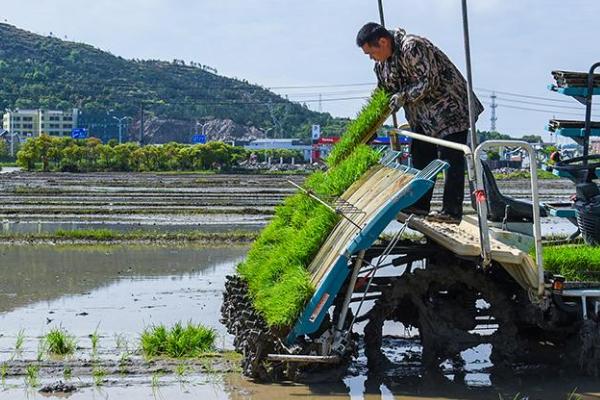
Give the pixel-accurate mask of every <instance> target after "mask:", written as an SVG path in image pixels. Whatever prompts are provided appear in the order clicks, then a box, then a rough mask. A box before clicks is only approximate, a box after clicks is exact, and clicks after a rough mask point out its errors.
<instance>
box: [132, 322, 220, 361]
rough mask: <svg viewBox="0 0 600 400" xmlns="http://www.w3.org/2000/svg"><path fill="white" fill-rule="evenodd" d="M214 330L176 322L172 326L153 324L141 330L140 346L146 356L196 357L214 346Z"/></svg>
mask: <svg viewBox="0 0 600 400" xmlns="http://www.w3.org/2000/svg"><path fill="white" fill-rule="evenodd" d="M215 339H216V332H215V330H214V329H212V328H207V327H205V326H203V325H200V324H198V325H196V324H193V323H191V322H188V324H187V325H186V326H183V324H181V322H177V323H176V324H175V325H174V326H173V327H172V328H170V329H169V328H167V327H165V326H164V325H162V324H161V325H155V326H152V327H151V328H147V329H145V330H144V332H142V336H141V339H140V341H141V347H142V351H143V352H144V355H145V356H146V357H157V356H167V357H173V358H184V357H197V356H199V355H201V354H203V353H206V352H209V351H211V350H212V349H213V348H214V343H215Z"/></svg>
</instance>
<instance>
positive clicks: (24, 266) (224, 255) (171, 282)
mask: <svg viewBox="0 0 600 400" xmlns="http://www.w3.org/2000/svg"><path fill="white" fill-rule="evenodd" d="M245 252H246V248H245V247H228V248H225V247H223V248H219V247H215V248H199V247H131V246H128V247H124V246H107V247H98V246H96V247H90V246H88V247H86V246H81V247H61V246H58V247H51V246H41V247H27V246H11V247H0V260H1V261H0V262H1V264H0V265H1V268H2V280H1V281H0V334H2V336H1V337H0V354H3V353H4V354H6V353H7V352H11V351H12V350H13V349H14V343H15V340H16V336H17V334H18V332H19V331H20V330H21V329H24V330H25V335H26V338H27V339H26V340H25V346H24V356H25V357H27V356H28V355H31V354H32V353H35V352H36V351H37V337H39V336H40V335H42V334H43V333H44V332H47V331H48V330H49V329H50V328H53V327H56V326H62V327H64V328H65V329H67V330H68V331H69V332H71V333H73V334H74V335H76V336H77V338H78V342H79V343H80V345H81V346H86V345H87V346H89V339H88V335H89V334H90V333H92V332H94V331H95V330H96V329H98V332H99V333H100V335H101V336H102V338H101V343H104V344H105V345H109V344H110V343H113V342H115V341H116V337H115V335H122V336H123V338H126V339H127V340H128V341H130V342H131V341H134V340H135V339H136V337H137V335H139V333H140V332H141V331H142V330H143V328H144V327H145V326H148V325H151V324H153V323H166V324H171V323H173V322H176V321H187V320H194V321H196V322H200V321H202V322H203V323H206V324H207V325H210V326H214V327H218V326H220V324H219V323H218V314H219V306H220V299H221V290H222V287H223V283H224V277H225V275H226V274H228V273H231V272H232V271H233V270H234V268H235V265H236V264H237V263H238V262H239V261H240V260H241V259H242V258H243V256H244V254H245ZM222 340H225V336H223V339H222ZM109 347H110V346H109ZM33 355H34V356H35V354H33ZM33 358H35V357H33Z"/></svg>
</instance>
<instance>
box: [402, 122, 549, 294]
mask: <svg viewBox="0 0 600 400" xmlns="http://www.w3.org/2000/svg"><path fill="white" fill-rule="evenodd" d="M395 131H396V132H397V134H399V135H403V136H407V137H410V138H411V139H415V140H422V141H424V142H428V143H432V144H435V145H438V146H444V147H448V148H450V149H454V150H457V151H462V152H463V153H464V155H465V161H466V164H467V177H468V179H469V182H471V183H472V184H473V186H474V187H475V196H476V205H477V217H478V225H479V239H480V244H481V258H482V261H483V265H484V266H487V265H489V264H490V263H491V260H492V258H491V245H490V233H489V227H488V221H487V214H488V209H487V202H486V200H485V187H484V185H483V169H482V166H481V163H480V162H477V161H478V160H480V159H481V153H482V152H483V151H484V150H485V149H487V148H490V147H498V146H521V147H522V148H523V149H525V150H526V151H527V153H528V154H529V160H530V163H529V164H530V165H529V170H530V174H531V202H532V208H533V238H534V241H535V257H536V260H535V261H536V266H537V278H538V282H537V283H538V287H537V290H538V295H539V296H543V295H544V266H543V265H544V264H543V256H542V235H541V227H540V209H539V194H538V187H537V164H536V162H535V152H534V150H533V148H532V147H531V145H530V144H529V143H527V142H524V141H520V140H488V141H485V142H483V143H482V144H480V145H479V146H477V148H476V149H475V151H472V150H471V148H470V147H469V146H467V145H466V144H460V143H454V142H450V141H448V140H444V139H438V138H434V137H431V136H427V135H423V134H420V133H415V132H411V131H407V130H405V129H395Z"/></svg>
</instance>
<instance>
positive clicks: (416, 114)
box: [356, 22, 483, 223]
mask: <svg viewBox="0 0 600 400" xmlns="http://www.w3.org/2000/svg"><path fill="white" fill-rule="evenodd" d="M356 44H357V45H358V46H359V47H361V48H362V50H363V51H364V53H365V54H367V55H368V56H369V57H370V58H371V59H372V60H374V61H375V74H376V75H377V80H378V86H379V87H380V88H383V89H385V90H386V91H387V92H388V93H390V94H392V98H391V101H390V102H391V106H392V107H393V108H394V109H395V110H397V109H399V108H400V107H403V108H404V112H405V114H406V119H407V121H408V123H409V124H410V127H411V130H412V131H413V132H416V133H422V134H425V135H428V136H431V137H435V138H440V139H444V140H448V141H451V142H455V143H461V144H466V143H467V131H468V128H469V104H468V96H467V82H466V81H465V78H464V77H463V76H462V74H461V73H460V71H459V70H458V68H456V66H455V65H454V64H452V62H451V61H450V59H449V58H448V56H446V55H445V54H444V53H443V52H442V51H441V50H440V49H438V48H437V47H436V46H434V45H433V44H432V43H431V42H430V41H429V40H427V39H425V38H422V37H419V36H415V35H409V34H406V32H405V31H404V30H403V29H398V30H396V31H388V30H387V29H385V28H384V27H383V26H381V25H379V24H377V23H375V22H369V23H368V24H366V25H365V26H363V27H362V28H361V29H360V31H359V32H358V35H357V37H356ZM473 99H474V100H473V103H474V104H473V113H474V115H475V118H477V116H479V114H481V113H482V111H483V106H482V105H481V103H480V102H479V100H478V99H477V98H476V97H475V96H473ZM438 152H439V158H440V159H442V160H444V161H447V162H448V163H449V164H450V167H449V168H448V171H447V172H446V180H445V182H444V198H443V206H442V210H441V212H437V213H431V214H430V212H429V211H430V207H431V197H432V195H433V189H432V190H431V191H430V192H428V193H427V194H425V195H424V196H423V197H422V198H421V199H420V200H419V201H418V202H417V203H415V204H414V205H413V206H412V207H410V208H409V209H406V210H405V212H406V213H409V214H415V215H427V218H428V219H429V220H433V221H439V222H449V223H459V222H460V220H461V218H462V211H463V210H462V203H463V199H464V185H465V158H464V154H463V153H462V152H461V151H457V150H452V149H450V148H448V147H444V146H436V145H434V144H431V143H427V142H423V141H420V140H413V142H412V147H411V154H412V160H413V166H414V167H415V168H417V169H423V168H424V167H425V166H427V164H429V163H430V162H431V161H433V160H434V159H436V158H438Z"/></svg>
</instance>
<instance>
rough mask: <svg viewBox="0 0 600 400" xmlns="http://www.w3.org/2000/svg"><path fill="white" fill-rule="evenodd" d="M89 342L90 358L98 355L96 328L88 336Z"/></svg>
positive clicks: (98, 339) (98, 338)
mask: <svg viewBox="0 0 600 400" xmlns="http://www.w3.org/2000/svg"><path fill="white" fill-rule="evenodd" d="M90 340H91V342H92V357H96V356H97V354H98V342H99V341H100V335H99V334H98V327H96V329H95V330H94V332H92V333H91V334H90Z"/></svg>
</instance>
